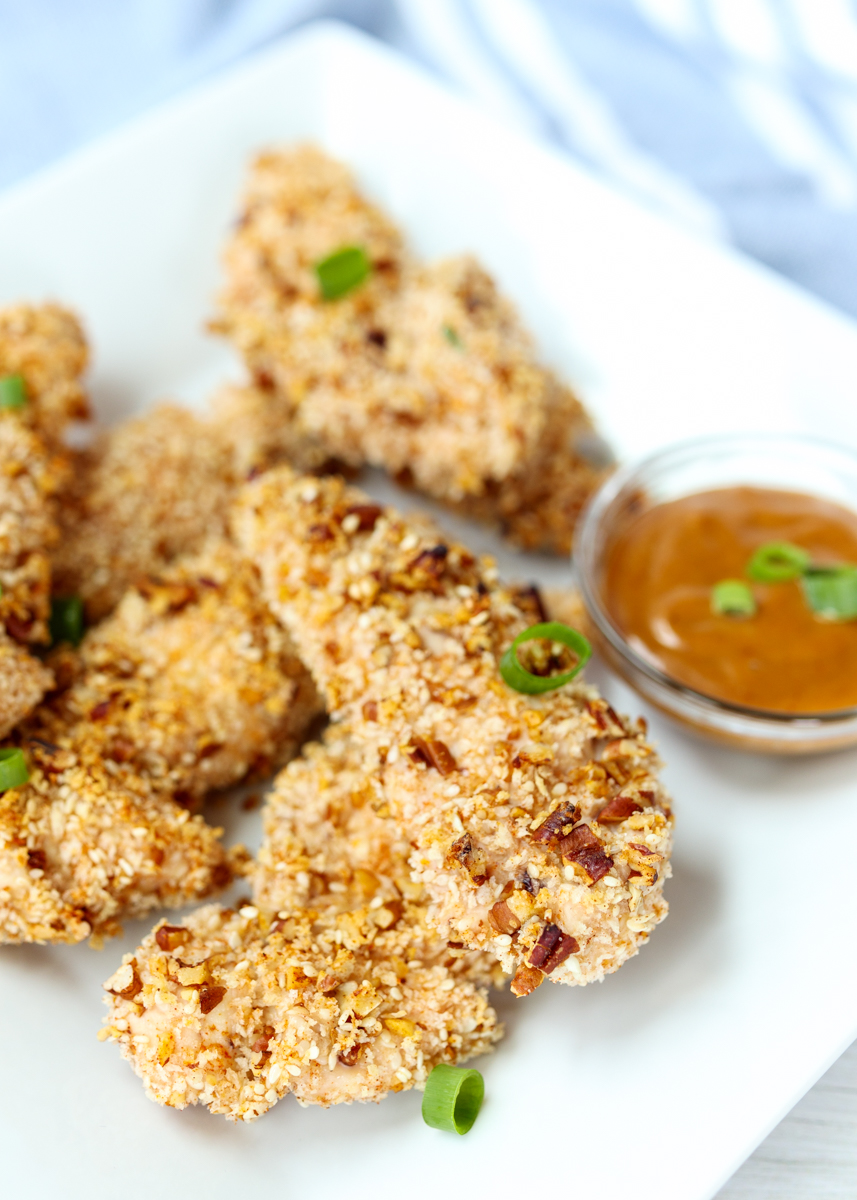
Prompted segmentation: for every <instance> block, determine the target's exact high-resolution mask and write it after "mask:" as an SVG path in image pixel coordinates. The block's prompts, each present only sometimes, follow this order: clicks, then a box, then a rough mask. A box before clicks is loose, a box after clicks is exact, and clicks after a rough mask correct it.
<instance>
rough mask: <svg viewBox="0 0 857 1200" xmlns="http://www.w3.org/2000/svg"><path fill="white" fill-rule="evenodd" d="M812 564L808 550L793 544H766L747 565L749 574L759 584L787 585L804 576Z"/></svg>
mask: <svg viewBox="0 0 857 1200" xmlns="http://www.w3.org/2000/svg"><path fill="white" fill-rule="evenodd" d="M809 564H810V557H809V555H808V554H807V552H806V550H804V549H802V548H801V547H800V546H795V545H794V544H793V543H792V542H766V543H765V545H764V546H760V547H759V549H758V550H757V551H756V553H755V554H754V555H753V557H752V558H751V559H750V562H749V563H748V565H747V574H748V575H749V576H750V578H751V579H755V580H756V582H757V583H785V582H786V580H788V579H797V577H798V575H803V573H804V571H805V570H806V569H807V567H808V566H809Z"/></svg>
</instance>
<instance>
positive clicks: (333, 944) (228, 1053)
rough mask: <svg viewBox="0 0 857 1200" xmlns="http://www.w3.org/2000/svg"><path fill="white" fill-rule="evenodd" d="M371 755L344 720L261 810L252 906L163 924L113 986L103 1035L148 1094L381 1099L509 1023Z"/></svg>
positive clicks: (235, 1114) (190, 1100) (262, 1107)
mask: <svg viewBox="0 0 857 1200" xmlns="http://www.w3.org/2000/svg"><path fill="white" fill-rule="evenodd" d="M360 757H361V756H360V751H359V749H358V748H357V747H356V746H355V744H354V743H353V741H352V740H351V739H350V738H349V737H348V735H347V731H345V730H333V731H332V732H331V734H330V736H329V737H328V738H327V740H326V743H325V745H323V746H322V745H314V746H311V747H308V753H307V757H306V758H302V759H298V760H295V762H293V763H292V764H290V766H289V767H288V768H286V770H285V771H283V772H282V773H281V774H280V776H279V777H278V779H277V782H276V787H275V790H274V793H273V795H272V796H271V798H270V801H269V804H268V806H267V808H266V817H265V822H266V825H265V827H266V840H265V843H264V845H263V849H262V856H261V859H260V866H259V868H258V870H257V874H256V903H255V904H254V905H252V906H249V907H244V908H242V909H241V910H240V912H238V913H235V912H233V911H231V910H229V909H225V910H224V909H222V908H217V907H209V908H204V909H202V910H200V911H199V912H197V913H195V914H194V915H193V916H192V917H190V918H188V919H187V920H186V921H185V922H184V923H183V925H182V926H181V927H170V926H163V925H162V926H159V927H158V928H156V929H155V931H154V934H153V935H150V936H149V937H148V938H147V939H146V940H145V941H144V942H143V945H142V946H141V947H140V948H139V949H138V950H136V951H135V952H134V953H133V954H131V955H126V956H125V958H124V959H123V965H122V966H121V967H120V968H119V970H118V971H117V972H116V973H115V975H114V976H113V977H112V978H111V979H109V980H108V981H107V983H106V984H105V987H106V989H107V1003H108V1006H109V1009H110V1012H109V1015H108V1017H107V1019H106V1027H105V1029H104V1030H102V1037H106V1038H110V1039H112V1040H115V1041H118V1042H119V1044H120V1046H121V1049H122V1053H123V1055H124V1056H125V1057H126V1058H127V1059H129V1061H130V1062H131V1064H132V1065H133V1067H134V1070H135V1071H136V1072H137V1074H138V1075H140V1077H141V1078H142V1079H143V1082H144V1084H145V1087H146V1091H147V1093H148V1094H149V1096H151V1097H152V1099H154V1100H157V1101H159V1102H160V1103H162V1104H168V1105H172V1106H173V1107H177V1108H184V1107H185V1106H186V1105H188V1104H203V1105H205V1106H207V1107H208V1108H209V1109H210V1110H211V1111H212V1112H215V1113H224V1114H226V1115H227V1116H228V1117H230V1118H232V1119H240V1120H251V1119H253V1118H255V1117H257V1116H259V1115H261V1114H262V1113H264V1112H265V1111H266V1110H267V1109H268V1108H270V1107H271V1105H272V1104H274V1103H276V1101H277V1100H279V1099H280V1098H281V1097H282V1096H284V1095H285V1094H286V1093H288V1092H293V1093H294V1095H295V1096H296V1097H297V1099H298V1100H299V1101H300V1103H302V1104H321V1105H324V1106H325V1107H326V1106H328V1105H330V1104H340V1103H350V1102H351V1101H353V1100H380V1099H381V1098H382V1097H383V1096H384V1095H385V1094H386V1093H388V1092H390V1091H402V1090H403V1089H405V1088H410V1087H414V1086H417V1087H420V1086H422V1085H423V1084H424V1082H425V1079H426V1077H427V1075H428V1072H429V1071H430V1070H431V1068H432V1067H433V1066H434V1065H435V1064H436V1063H438V1062H460V1061H463V1060H464V1059H466V1058H469V1057H471V1056H473V1055H474V1054H480V1053H484V1052H485V1051H486V1050H489V1049H490V1048H491V1046H492V1045H493V1044H494V1043H495V1042H496V1041H497V1040H498V1039H499V1038H500V1037H501V1035H502V1029H501V1027H500V1026H499V1025H498V1024H497V1020H496V1016H495V1014H494V1012H493V1010H492V1009H491V1007H490V1006H489V1004H488V1003H487V1000H486V998H485V995H484V992H483V991H482V990H481V989H480V988H479V987H478V986H476V985H475V984H474V982H473V980H474V977H475V976H477V975H479V974H480V968H481V975H482V976H483V977H487V976H489V975H490V970H491V968H490V964H488V963H487V962H486V960H485V957H484V956H478V955H473V954H467V953H466V952H464V951H462V950H460V949H455V948H450V947H449V946H448V945H447V944H446V943H445V942H443V941H442V940H440V939H439V938H438V937H437V935H436V934H435V933H434V932H433V931H432V930H430V929H429V928H428V926H427V925H426V922H425V910H424V907H423V904H422V902H421V901H422V891H421V888H420V887H419V885H415V884H413V883H412V882H411V880H410V879H409V876H408V871H407V866H406V855H407V850H408V845H407V842H405V841H403V840H402V837H401V834H400V832H399V831H398V829H397V828H396V826H395V825H394V823H393V822H391V821H390V820H389V819H385V818H381V817H378V816H377V815H376V814H375V812H374V810H373V808H372V800H371V797H370V795H369V794H368V793H367V789H368V792H371V787H372V785H371V781H369V780H367V779H366V778H365V776H363V775H362V774H361V772H360V766H359V764H360ZM269 905H271V906H272V907H268V906H269ZM279 906H282V907H279ZM278 907H279V913H278V914H277V908H278Z"/></svg>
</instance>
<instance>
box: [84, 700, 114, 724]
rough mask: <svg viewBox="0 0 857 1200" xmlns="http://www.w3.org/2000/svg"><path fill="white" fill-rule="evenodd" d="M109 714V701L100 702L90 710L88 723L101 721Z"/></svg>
mask: <svg viewBox="0 0 857 1200" xmlns="http://www.w3.org/2000/svg"><path fill="white" fill-rule="evenodd" d="M109 712H110V701H109V700H101V701H99V703H98V704H96V705H95V707H94V708H93V709H92V710H91V712H90V714H89V719H90V721H103V720H104V718H105V717H106V716H107V714H108V713H109Z"/></svg>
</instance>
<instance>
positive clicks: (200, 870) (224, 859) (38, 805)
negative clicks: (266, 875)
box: [0, 738, 232, 943]
mask: <svg viewBox="0 0 857 1200" xmlns="http://www.w3.org/2000/svg"><path fill="white" fill-rule="evenodd" d="M23 746H24V749H25V752H26V754H27V757H28V760H29V763H30V781H29V783H27V784H25V785H23V786H22V787H18V788H14V789H12V790H10V791H7V792H5V793H3V794H2V795H0V943H2V942H32V941H38V942H45V941H52V942H77V941H81V940H82V939H83V938H85V937H88V936H89V935H90V934H95V935H96V936H98V937H101V936H105V935H110V934H115V933H118V932H119V929H120V927H119V919H120V918H122V917H139V916H143V915H144V914H145V913H147V912H151V911H152V910H153V909H156V908H162V907H167V908H175V907H179V906H181V905H183V904H188V903H190V902H191V901H193V900H198V899H203V898H205V897H206V896H209V895H211V894H212V893H213V892H215V891H217V890H219V889H221V888H223V887H225V886H226V885H227V884H228V883H229V881H230V879H231V875H232V870H231V866H230V859H229V857H228V856H227V853H226V852H225V851H224V849H223V846H222V845H221V843H220V841H219V836H220V833H221V832H222V831H221V830H219V829H213V828H212V827H211V826H209V825H206V824H205V822H204V821H203V820H202V818H200V817H192V816H190V814H189V813H188V812H187V811H186V810H185V809H183V808H181V807H180V806H179V805H178V804H176V803H175V802H174V801H173V800H172V799H170V797H169V796H168V795H166V794H165V793H164V792H161V791H158V790H157V789H156V788H155V787H153V785H152V784H151V782H150V781H149V780H147V779H145V778H144V777H142V776H140V775H138V774H135V773H134V772H133V771H131V770H130V769H129V768H127V767H122V766H119V765H118V764H116V763H105V762H103V761H102V760H101V758H100V757H99V755H98V754H97V752H94V751H93V750H91V749H89V748H86V747H80V748H77V749H75V750H72V749H64V748H57V747H56V746H52V745H50V744H49V743H46V742H40V741H38V740H37V739H34V738H24V739H23Z"/></svg>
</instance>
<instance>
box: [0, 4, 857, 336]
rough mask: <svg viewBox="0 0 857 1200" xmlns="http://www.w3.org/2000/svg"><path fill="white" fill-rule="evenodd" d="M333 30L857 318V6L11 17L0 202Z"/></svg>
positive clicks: (109, 9) (384, 7)
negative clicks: (344, 26)
mask: <svg viewBox="0 0 857 1200" xmlns="http://www.w3.org/2000/svg"><path fill="white" fill-rule="evenodd" d="M317 17H336V18H340V19H342V20H346V21H350V22H351V23H353V24H354V25H356V26H358V27H360V28H362V29H364V30H366V31H367V32H369V33H372V34H374V35H375V36H377V37H380V38H383V39H385V40H387V41H389V42H390V43H392V44H393V45H395V46H397V47H398V48H399V49H401V50H403V51H404V52H405V53H407V54H409V55H411V56H413V57H414V58H416V59H418V60H419V61H421V62H422V63H423V64H425V65H428V66H429V67H430V68H431V69H432V70H434V71H435V72H436V73H438V74H439V75H441V76H442V77H444V78H445V79H447V80H448V81H450V82H451V83H452V84H454V85H455V86H457V87H458V88H459V89H460V90H463V91H465V92H466V93H468V94H469V95H471V96H472V97H473V98H474V99H475V100H476V101H477V102H478V103H480V104H482V105H483V106H485V107H486V108H488V109H490V110H491V111H493V112H494V113H495V114H497V115H499V116H500V117H501V118H502V119H503V120H505V121H507V122H508V123H510V124H513V125H515V126H517V127H520V128H524V129H526V130H528V131H529V132H530V133H531V134H533V135H534V136H536V137H538V138H542V139H545V140H549V141H552V142H555V143H559V144H560V145H561V146H563V147H564V148H565V149H566V150H567V151H568V152H569V153H570V154H572V155H574V156H575V157H577V158H578V159H580V160H582V161H584V162H585V163H587V164H588V165H589V166H590V167H592V168H593V169H594V170H596V171H597V172H598V173H600V174H601V175H602V176H604V177H605V178H606V179H608V180H609V181H610V182H612V183H613V184H614V185H616V186H617V187H619V188H621V189H623V190H625V191H627V192H629V193H631V194H633V195H634V196H636V197H637V198H638V199H640V200H642V202H643V203H645V204H648V205H650V206H653V207H656V208H658V209H660V210H661V211H663V212H665V213H667V214H668V215H670V216H671V217H672V218H673V219H675V220H677V221H680V222H682V223H683V224H685V225H686V226H688V227H689V228H691V229H693V230H695V231H697V232H698V233H700V234H701V235H702V236H706V237H713V238H722V239H725V240H729V241H731V242H732V243H733V244H735V245H736V246H738V247H740V248H741V249H743V250H744V251H745V252H747V253H749V254H751V255H753V256H754V257H756V258H758V259H760V260H761V261H762V262H765V263H767V264H768V265H770V266H771V267H773V268H774V269H775V270H777V271H779V272H781V273H782V274H784V275H786V276H788V277H790V278H791V279H794V280H795V281H797V282H798V283H800V284H801V285H803V286H804V287H807V288H809V289H811V290H813V291H815V292H816V293H817V294H818V295H820V296H822V297H824V298H826V299H827V300H829V301H831V302H832V303H833V304H835V305H838V306H839V307H840V308H842V309H844V310H845V311H847V312H850V313H852V314H853V315H855V316H857V0H122V2H121V3H117V2H116V0H26V2H25V3H24V2H23V0H0V114H2V124H0V131H2V133H1V134H0V187H2V186H3V185H5V184H9V183H12V182H13V181H15V180H17V179H20V178H22V177H24V176H26V175H28V174H29V173H31V172H32V171H34V170H36V169H37V168H39V167H41V166H43V165H45V164H47V163H49V162H51V161H52V160H54V159H55V158H57V157H58V156H60V155H62V154H64V153H67V152H68V151H70V150H72V149H74V148H75V147H77V146H79V145H81V144H83V143H84V142H86V141H88V140H90V139H91V138H93V137H96V136H97V135H98V134H99V133H102V132H104V131H106V130H108V129H110V128H112V127H114V126H116V125H118V124H120V123H121V122H122V121H123V120H126V119H127V118H129V117H130V116H132V115H134V114H136V113H138V112H140V111H142V110H143V109H145V108H147V107H148V106H149V105H151V104H153V103H155V102H157V101H158V100H162V99H164V98H166V97H168V96H170V95H173V94H175V93H177V92H179V91H181V90H182V89H183V88H185V87H187V86H189V85H190V84H192V83H193V82H195V81H197V80H199V79H202V78H204V77H205V76H207V75H210V74H212V73H213V72H215V71H217V70H218V69H220V68H221V67H223V66H225V65H227V64H228V63H230V62H233V61H235V60H237V59H239V58H241V57H242V56H244V55H246V54H248V53H250V52H252V51H253V50H255V49H258V48H260V47H262V46H265V45H267V44H269V43H271V42H272V41H274V40H275V39H277V38H279V37H282V36H283V35H284V34H286V33H288V31H289V30H291V29H294V28H295V27H296V26H298V25H301V24H303V23H305V22H306V21H308V20H311V19H313V18H317Z"/></svg>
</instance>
